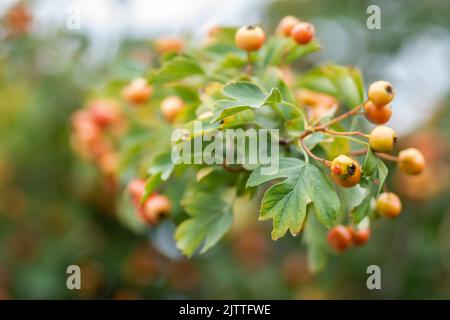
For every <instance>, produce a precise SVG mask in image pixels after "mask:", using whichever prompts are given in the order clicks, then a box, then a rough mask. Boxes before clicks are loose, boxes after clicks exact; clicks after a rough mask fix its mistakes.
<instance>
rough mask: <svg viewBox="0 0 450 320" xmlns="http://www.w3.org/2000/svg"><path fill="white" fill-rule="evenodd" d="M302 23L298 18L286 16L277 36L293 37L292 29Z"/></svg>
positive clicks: (282, 20) (279, 24)
mask: <svg viewBox="0 0 450 320" xmlns="http://www.w3.org/2000/svg"><path fill="white" fill-rule="evenodd" d="M299 23H300V20H298V19H297V18H296V17H293V16H285V17H283V19H281V20H280V23H278V27H277V34H279V35H281V36H285V37H289V36H290V35H291V31H292V29H293V28H294V27H295V26H296V25H297V24H299Z"/></svg>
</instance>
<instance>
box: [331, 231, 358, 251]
mask: <svg viewBox="0 0 450 320" xmlns="http://www.w3.org/2000/svg"><path fill="white" fill-rule="evenodd" d="M327 241H328V244H329V245H330V246H331V247H332V248H333V249H334V250H336V251H337V252H343V251H345V250H347V249H348V248H349V247H350V246H351V244H352V235H351V233H350V231H349V230H348V229H347V228H346V227H345V226H343V225H338V226H336V227H333V228H331V229H330V230H329V231H328V235H327Z"/></svg>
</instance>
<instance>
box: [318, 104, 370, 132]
mask: <svg viewBox="0 0 450 320" xmlns="http://www.w3.org/2000/svg"><path fill="white" fill-rule="evenodd" d="M363 105H364V103H361V104H359V105H357V106H356V107H354V108H353V109H351V110H350V111H347V112H345V113H343V114H341V115H340V116H338V117H336V118H334V119H331V120H330V121H328V122H325V123H324V124H323V125H321V126H320V127H322V128H326V127H329V126H331V125H333V124H335V123H338V122H339V121H342V120H344V119H347V118H348V117H350V116H352V115H355V114H357V113H358V112H359V109H361V108H362V106H363Z"/></svg>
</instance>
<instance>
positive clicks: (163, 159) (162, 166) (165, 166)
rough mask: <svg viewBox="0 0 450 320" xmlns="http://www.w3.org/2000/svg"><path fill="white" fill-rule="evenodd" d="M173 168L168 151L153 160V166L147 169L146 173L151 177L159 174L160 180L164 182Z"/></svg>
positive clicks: (170, 154)
mask: <svg viewBox="0 0 450 320" xmlns="http://www.w3.org/2000/svg"><path fill="white" fill-rule="evenodd" d="M174 167H175V165H174V163H173V161H172V153H171V152H170V151H168V152H165V153H162V154H160V155H158V156H157V157H156V158H155V160H154V161H153V165H152V166H151V167H150V168H149V169H148V173H149V174H151V175H156V174H161V179H162V180H164V181H166V180H167V179H169V177H170V175H171V174H172V172H173V169H174Z"/></svg>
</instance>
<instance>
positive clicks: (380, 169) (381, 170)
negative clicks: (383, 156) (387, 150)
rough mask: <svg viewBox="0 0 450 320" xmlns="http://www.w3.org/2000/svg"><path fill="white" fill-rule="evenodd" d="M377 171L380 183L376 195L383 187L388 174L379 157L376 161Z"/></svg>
mask: <svg viewBox="0 0 450 320" xmlns="http://www.w3.org/2000/svg"><path fill="white" fill-rule="evenodd" d="M377 171H378V180H379V183H380V185H379V187H378V192H377V196H378V195H379V194H380V192H381V189H382V188H383V185H384V182H385V181H386V177H387V175H388V168H387V167H386V165H385V164H384V162H383V161H381V160H380V159H378V161H377Z"/></svg>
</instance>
